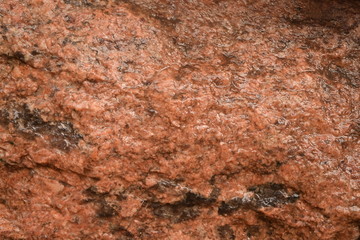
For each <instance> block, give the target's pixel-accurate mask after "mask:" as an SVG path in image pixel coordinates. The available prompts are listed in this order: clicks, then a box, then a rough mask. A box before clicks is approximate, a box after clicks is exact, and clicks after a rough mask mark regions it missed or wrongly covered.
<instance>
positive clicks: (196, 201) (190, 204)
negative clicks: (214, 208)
mask: <svg viewBox="0 0 360 240" xmlns="http://www.w3.org/2000/svg"><path fill="white" fill-rule="evenodd" d="M215 201H216V199H214V198H212V197H210V198H206V197H204V196H201V195H200V194H196V193H192V192H188V193H186V194H185V197H184V199H183V200H181V201H177V202H174V203H160V202H152V203H150V207H151V208H152V209H153V214H154V215H155V216H157V217H161V218H167V219H170V220H171V222H173V223H180V222H183V221H187V220H191V219H195V218H196V217H198V216H199V215H200V209H201V207H206V206H209V205H210V204H212V203H214V202H215Z"/></svg>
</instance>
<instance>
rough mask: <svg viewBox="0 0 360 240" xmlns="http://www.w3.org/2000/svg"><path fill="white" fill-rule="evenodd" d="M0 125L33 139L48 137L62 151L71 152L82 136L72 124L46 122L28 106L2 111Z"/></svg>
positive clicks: (16, 105) (0, 112) (35, 110)
mask: <svg viewBox="0 0 360 240" xmlns="http://www.w3.org/2000/svg"><path fill="white" fill-rule="evenodd" d="M0 124H1V125H3V126H5V127H7V126H8V125H9V124H12V127H13V128H14V129H15V130H16V131H17V132H18V133H20V134H22V135H23V136H25V137H27V138H29V139H33V138H35V137H39V136H43V135H46V136H48V137H49V142H50V144H51V145H52V146H53V147H55V148H57V149H60V150H63V151H69V150H70V149H71V148H72V147H74V146H76V145H77V143H78V141H79V140H80V139H81V135H80V134H79V133H78V132H77V131H76V130H75V129H74V127H73V125H72V123H70V122H46V121H44V120H43V119H42V118H41V116H40V112H39V110H37V109H34V110H33V111H31V110H30V109H29V107H28V106H27V105H26V104H22V105H18V104H11V105H10V106H8V107H6V108H3V109H1V110H0Z"/></svg>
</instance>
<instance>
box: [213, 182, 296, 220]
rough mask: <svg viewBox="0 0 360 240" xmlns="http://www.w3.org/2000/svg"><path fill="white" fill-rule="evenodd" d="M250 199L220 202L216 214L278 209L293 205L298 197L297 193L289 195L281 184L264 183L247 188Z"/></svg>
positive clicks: (238, 198)
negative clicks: (282, 206)
mask: <svg viewBox="0 0 360 240" xmlns="http://www.w3.org/2000/svg"><path fill="white" fill-rule="evenodd" d="M248 191H250V192H252V193H253V195H252V197H243V198H240V197H235V198H233V199H231V200H229V201H227V202H225V201H223V202H221V205H220V207H219V210H218V213H219V214H220V215H229V214H231V213H233V212H235V211H237V210H238V209H240V208H244V209H257V208H261V207H279V206H281V205H284V204H288V203H294V202H295V201H296V200H298V198H299V197H300V196H299V194H298V193H290V192H289V191H288V190H287V189H286V187H285V186H284V185H283V184H277V183H265V184H261V185H256V186H252V187H249V188H248Z"/></svg>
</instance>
